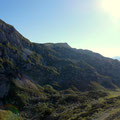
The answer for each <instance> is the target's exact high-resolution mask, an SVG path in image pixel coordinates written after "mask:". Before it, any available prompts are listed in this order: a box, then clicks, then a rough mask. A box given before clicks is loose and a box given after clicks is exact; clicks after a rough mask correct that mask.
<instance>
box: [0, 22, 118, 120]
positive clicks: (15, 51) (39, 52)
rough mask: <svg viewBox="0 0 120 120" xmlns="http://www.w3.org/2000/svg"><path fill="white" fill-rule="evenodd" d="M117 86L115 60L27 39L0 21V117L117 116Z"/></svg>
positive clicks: (63, 119)
mask: <svg viewBox="0 0 120 120" xmlns="http://www.w3.org/2000/svg"><path fill="white" fill-rule="evenodd" d="M119 87H120V62H119V61H118V60H113V59H110V58H105V57H103V56H101V55H100V54H98V53H94V52H91V51H88V50H82V49H74V48H71V47H70V46H69V45H68V44H67V43H57V44H52V43H47V44H37V43H31V42H30V41H29V40H27V39H26V38H25V37H23V36H22V35H21V34H20V33H18V32H17V31H16V30H15V28H14V27H13V26H11V25H8V24H6V23H5V22H3V21H2V20H0V105H1V110H0V117H1V116H2V117H1V118H0V119H3V118H5V117H6V116H7V115H8V114H9V116H13V117H10V118H11V119H12V120H14V119H15V120H17V119H21V120H22V119H23V120H24V119H25V120H91V119H98V118H100V117H99V115H103V117H104V118H105V119H112V118H113V117H116V116H117V117H118V118H119V115H118V114H119V105H120V96H119V94H120V92H119ZM113 94H114V95H113ZM8 105H9V106H10V105H11V107H7V108H6V106H8ZM12 106H14V107H12ZM113 108H114V112H111V113H110V112H109V111H111V109H113ZM18 111H19V113H18ZM104 112H106V114H107V115H108V116H105V115H104V114H103V113H104ZM109 113H110V114H109ZM5 115H6V116H5ZM8 119H9V118H8ZM100 119H101V120H102V119H103V118H100ZM3 120H4V119H3ZM5 120H6V119H5Z"/></svg>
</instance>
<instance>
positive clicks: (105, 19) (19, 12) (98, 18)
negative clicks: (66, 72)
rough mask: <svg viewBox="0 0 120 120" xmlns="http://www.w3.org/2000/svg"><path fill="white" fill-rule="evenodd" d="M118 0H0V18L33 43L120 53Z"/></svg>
mask: <svg viewBox="0 0 120 120" xmlns="http://www.w3.org/2000/svg"><path fill="white" fill-rule="evenodd" d="M119 6H120V0H1V1H0V18H1V19H2V20H4V21H5V22H7V23H9V24H12V25H13V26H14V27H15V28H16V29H17V30H18V31H19V32H20V33H21V34H22V35H24V36H25V37H26V38H28V39H29V40H31V41H32V42H38V43H45V42H54V43H56V42H67V43H68V44H69V45H70V46H71V47H74V48H81V49H89V50H92V51H94V52H99V53H100V54H102V55H104V56H106V57H113V56H120V7H119Z"/></svg>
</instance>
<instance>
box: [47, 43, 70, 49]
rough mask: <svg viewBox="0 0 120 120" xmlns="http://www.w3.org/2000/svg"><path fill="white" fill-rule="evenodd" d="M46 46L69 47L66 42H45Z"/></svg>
mask: <svg viewBox="0 0 120 120" xmlns="http://www.w3.org/2000/svg"><path fill="white" fill-rule="evenodd" d="M45 45H46V46H47V47H65V48H71V47H70V46H69V45H68V44H67V43H66V42H65V43H45Z"/></svg>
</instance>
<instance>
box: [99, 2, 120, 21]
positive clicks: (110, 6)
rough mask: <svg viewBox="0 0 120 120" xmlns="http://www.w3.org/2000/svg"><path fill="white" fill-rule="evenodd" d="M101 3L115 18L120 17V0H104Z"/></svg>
mask: <svg viewBox="0 0 120 120" xmlns="http://www.w3.org/2000/svg"><path fill="white" fill-rule="evenodd" d="M101 5H102V9H104V11H105V12H107V13H108V14H109V15H110V16H111V17H112V18H113V19H116V20H119V19H120V0H102V4H101Z"/></svg>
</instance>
